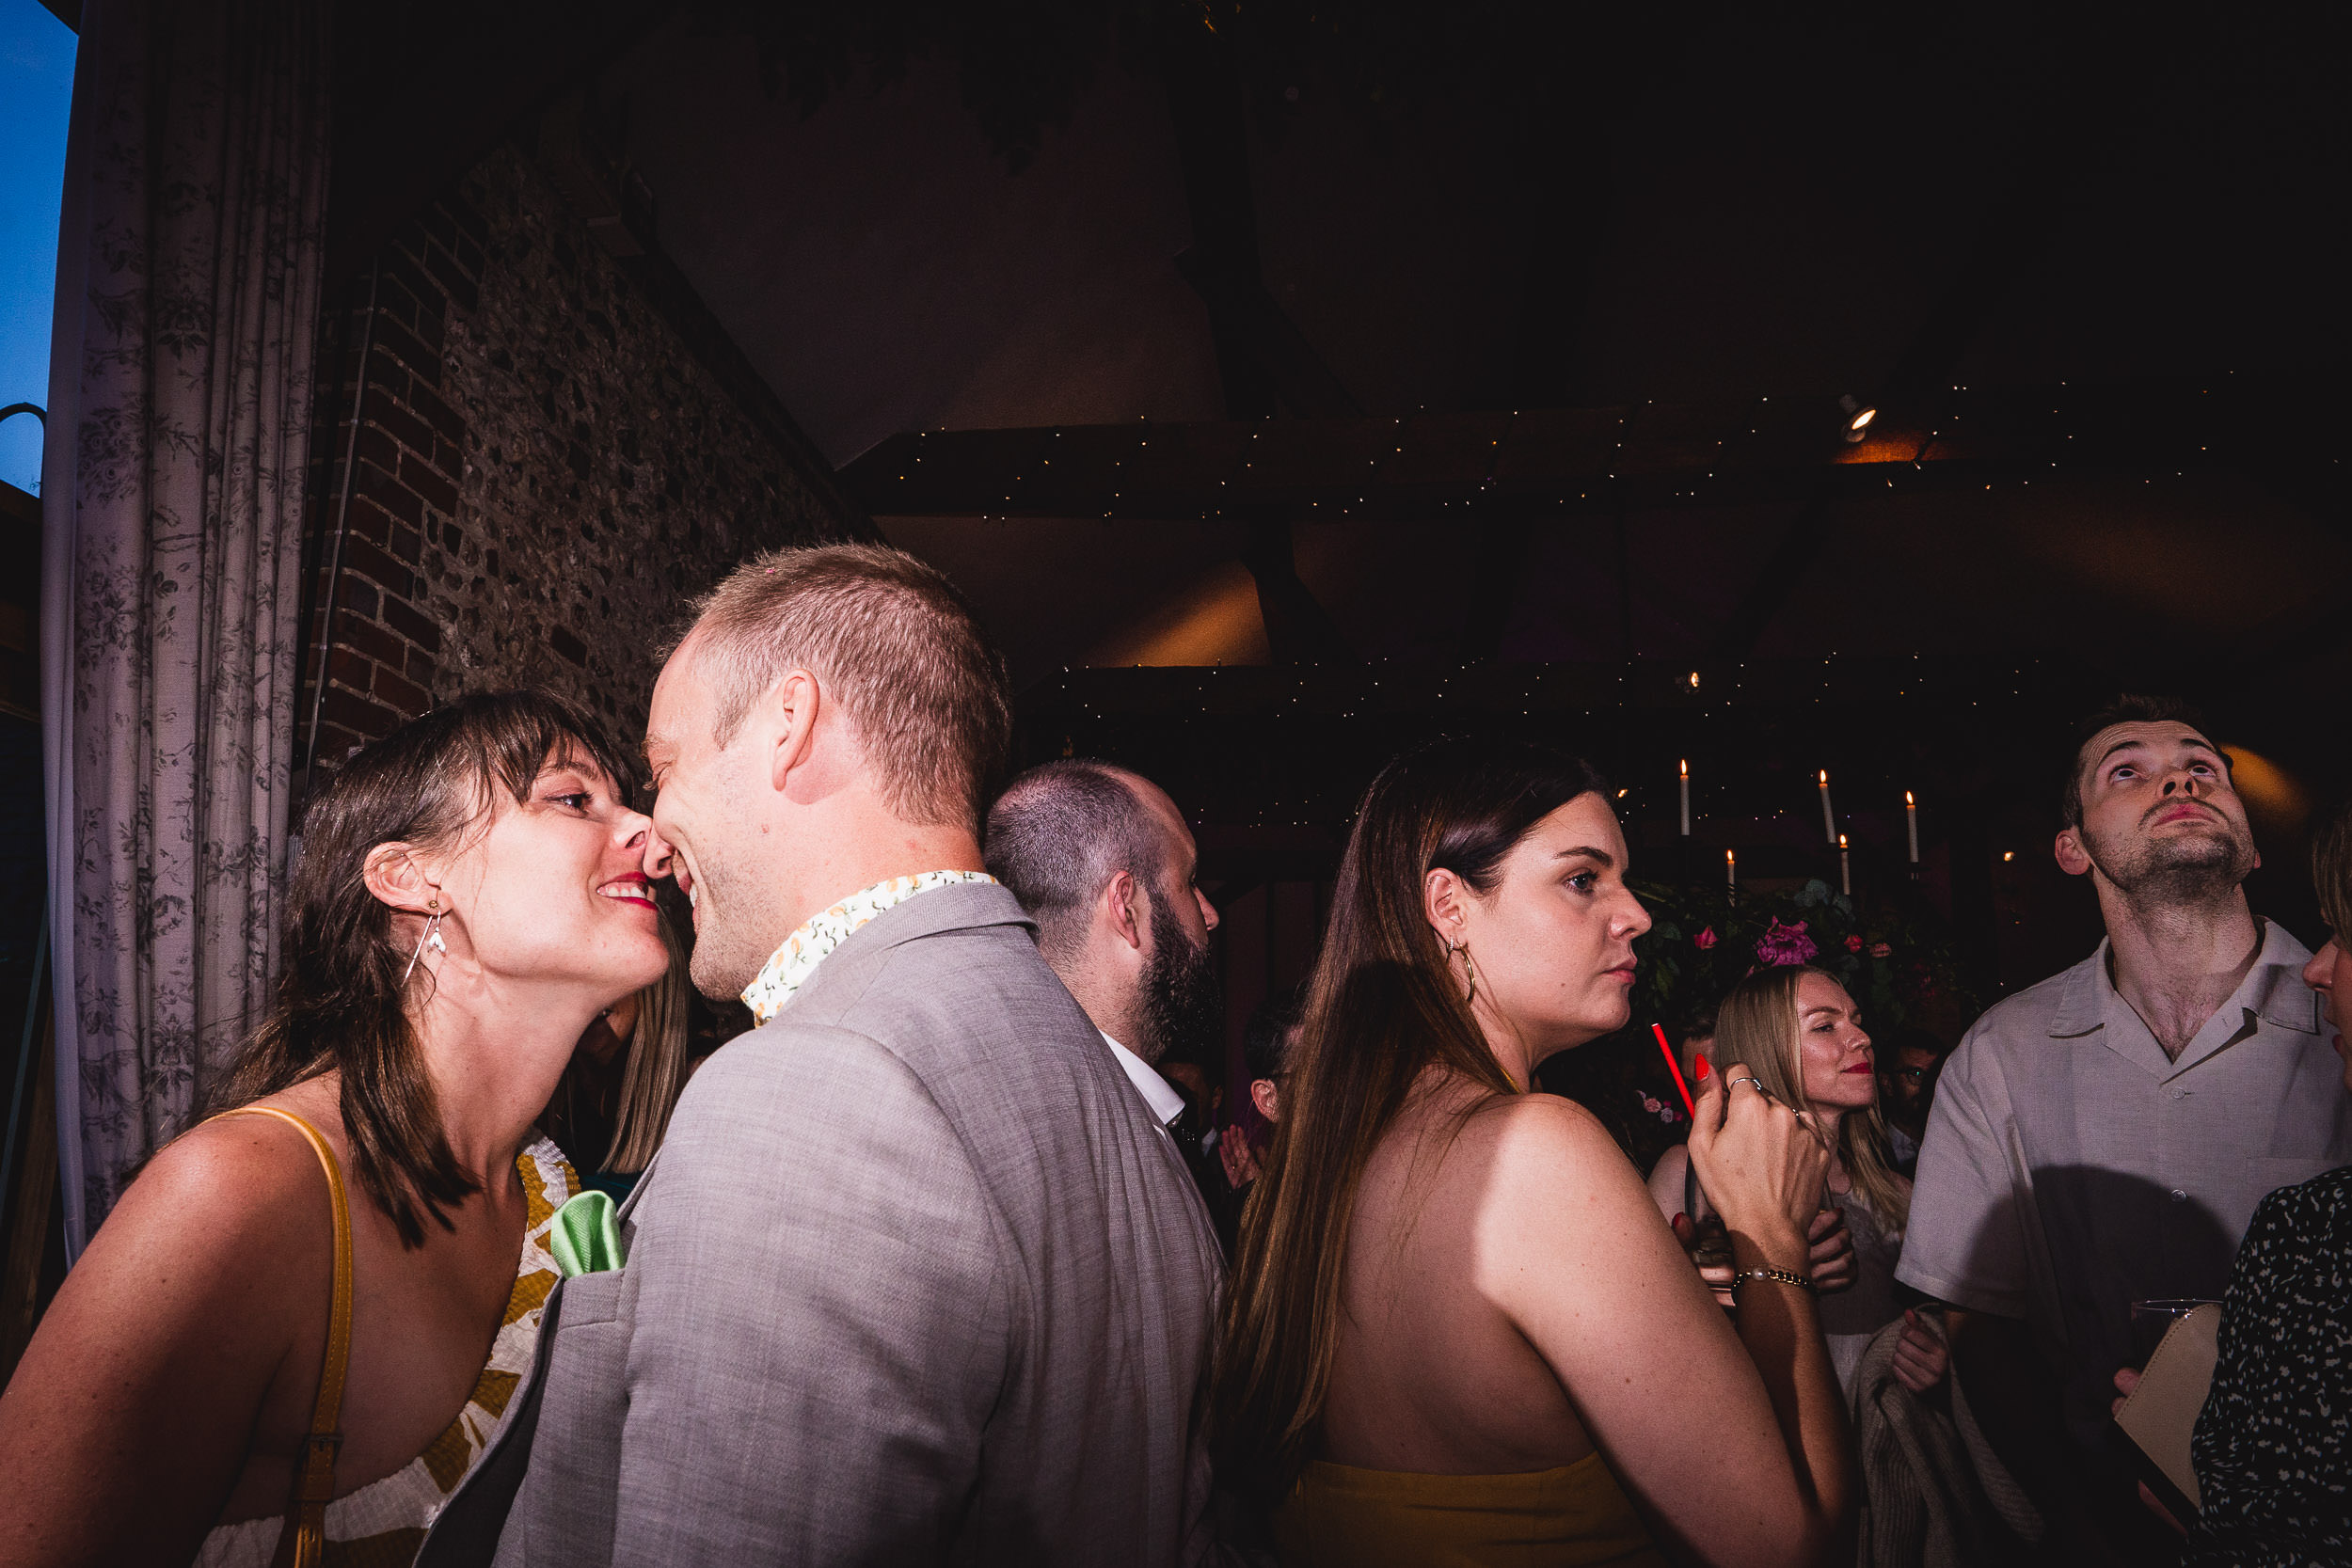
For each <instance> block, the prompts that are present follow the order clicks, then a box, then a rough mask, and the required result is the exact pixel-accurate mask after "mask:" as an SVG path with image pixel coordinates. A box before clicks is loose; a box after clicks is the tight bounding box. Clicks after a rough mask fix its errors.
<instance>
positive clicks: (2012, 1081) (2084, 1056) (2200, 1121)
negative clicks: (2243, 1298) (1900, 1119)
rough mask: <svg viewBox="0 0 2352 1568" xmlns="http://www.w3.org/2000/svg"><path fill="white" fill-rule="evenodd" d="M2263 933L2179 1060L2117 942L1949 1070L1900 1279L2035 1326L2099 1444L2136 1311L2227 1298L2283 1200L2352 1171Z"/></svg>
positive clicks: (2015, 1010)
mask: <svg viewBox="0 0 2352 1568" xmlns="http://www.w3.org/2000/svg"><path fill="white" fill-rule="evenodd" d="M2310 958H2311V954H2310V952H2309V950H2307V949H2306V948H2305V947H2304V946H2303V944H2302V943H2301V942H2297V941H2296V940H2295V938H2294V937H2293V936H2292V935H2290V934H2289V933H2288V932H2287V931H2285V930H2284V929H2282V928H2281V927H2278V926H2274V925H2270V924H2268V923H2267V922H2265V928H2264V937H2263V945H2262V951H2261V953H2260V955H2259V956H2258V957H2257V958H2256V959H2255V962H2254V967H2253V968H2252V969H2251V970H2250V971H2249V972H2248V974H2247V975H2246V978H2245V979H2244V981H2242V982H2241V983H2240V984H2239V986H2238V989H2237V990H2236V991H2235V992H2234V993H2233V995H2232V996H2231V997H2230V999H2229V1001H2227V1002H2226V1003H2224V1004H2223V1005H2222V1006H2221V1007H2220V1008H2219V1009H2218V1010H2217V1011H2216V1013H2215V1014H2214V1016H2213V1017H2212V1018H2211V1019H2209V1020H2207V1021H2206V1023H2205V1026H2204V1027H2203V1028H2202V1029H2201V1030H2199V1031H2198V1033H2197V1036H2196V1037H2195V1038H2194V1039H2192V1040H2191V1041H2190V1042H2189V1044H2188V1046H2187V1048H2186V1049H2185V1050H2184V1051H2183V1052H2182V1053H2181V1056H2180V1060H2179V1061H2177V1062H2175V1061H2171V1060H2169V1059H2168V1058H2167V1057H2166V1055H2165V1053H2164V1048H2163V1047H2162V1046H2160V1045H2158V1044H2157V1043H2156V1039H2155V1037H2154V1035H2153V1034H2152V1033H2151V1032H2150V1031H2149V1028H2148V1026H2147V1025H2146V1024H2145V1023H2144V1022H2141V1021H2140V1018H2139V1015H2138V1014H2137V1012H2136V1011H2134V1010H2133V1008H2132V1006H2131V1004H2129V1003H2128V1002H2126V1001H2124V1000H2123V998H2122V996H2121V995H2119V994H2118V993H2117V991H2116V990H2115V985H2114V982H2113V980H2112V979H2111V978H2109V975H2108V971H2107V944H2106V942H2101V943H2100V944H2099V950H2098V951H2097V952H2095V953H2093V954H2092V955H2091V956H2090V958H2086V959H2084V960H2083V961H2082V962H2081V963H2079V964H2076V965H2075V966H2074V968H2072V969H2070V970H2067V971H2066V972H2065V973H2064V974H2058V975H2055V976H2053V977H2052V978H2050V979H2048V980H2044V981H2043V982H2042V984H2040V985H2038V986H2035V987H2032V988H2031V989H2029V990H2024V991H2021V992H2019V993H2018V994H2017V995H2015V996H2012V997H2010V998H2009V999H2008V1000H2006V1001H2004V1002H2002V1003H2000V1004H1999V1005H1998V1006H1994V1007H1993V1008H1992V1009H1991V1010H1989V1011H1988V1012H1986V1014H1985V1015H1984V1017H1983V1018H1981V1019H1979V1021H1978V1022H1977V1024H1976V1027H1974V1028H1973V1029H1971V1030H1969V1031H1968V1035H1967V1037H1965V1038H1964V1039H1963V1040H1962V1041H1961V1043H1960V1049H1959V1050H1957V1051H1955V1052H1954V1053H1952V1057H1951V1060H1950V1061H1949V1062H1948V1063H1947V1065H1946V1067H1945V1069H1944V1074H1943V1078H1942V1080H1941V1082H1940V1083H1939V1084H1938V1085H1937V1087H1936V1095H1935V1104H1934V1108H1933V1109H1932V1111H1931V1113H1930V1115H1929V1119H1928V1131H1927V1138H1926V1141H1925V1143H1924V1144H1923V1146H1922V1147H1921V1149H1920V1152H1919V1173H1918V1177H1917V1181H1916V1186H1915V1191H1914V1193H1913V1197H1912V1207H1911V1224H1910V1227H1909V1230H1908V1232H1907V1234H1906V1235H1905V1237H1904V1241H1903V1256H1902V1261H1901V1263H1900V1265H1899V1267H1898V1268H1897V1270H1896V1277H1897V1278H1899V1279H1900V1280H1902V1281H1903V1282H1904V1283H1905V1284H1907V1285H1911V1286H1913V1287H1915V1289H1918V1290H1921V1291H1926V1292H1927V1293H1928V1294H1930V1295H1932V1296H1936V1297H1940V1298H1941V1299H1943V1300H1945V1301H1948V1302H1951V1303H1952V1304H1954V1305H1955V1306H1959V1307H1968V1308H1971V1309H1974V1310H1977V1311H1983V1312H1992V1313H1997V1314H2000V1315H2001V1316H2004V1317H2010V1318H2023V1319H2025V1320H2026V1322H2027V1323H2029V1324H2030V1325H2031V1327H2032V1329H2033V1332H2034V1336H2035V1338H2036V1339H2037V1341H2038V1342H2040V1343H2041V1345H2042V1350H2043V1353H2044V1354H2046V1355H2048V1356H2049V1357H2050V1359H2051V1363H2052V1365H2053V1366H2054V1367H2056V1368H2058V1370H2059V1371H2060V1373H2061V1375H2062V1376H2063V1378H2064V1379H2065V1382H2066V1392H2067V1408H2068V1415H2069V1418H2070V1421H2071V1422H2072V1424H2073V1425H2074V1428H2075V1431H2076V1434H2077V1435H2078V1436H2079V1437H2082V1438H2084V1439H2085V1440H2086V1441H2089V1440H2093V1439H2095V1437H2096V1434H2097V1433H2098V1432H2099V1430H2100V1428H2101V1427H2102V1426H2103V1424H2104V1422H2105V1420H2106V1409H2107V1401H2108V1393H2109V1388H2108V1383H2109V1379H2110V1378H2111V1377H2112V1376H2113V1374H2114V1371H2115V1369H2116V1368H2118V1367H2120V1366H2123V1365H2125V1364H2127V1363H2128V1362H2130V1361H2132V1360H2133V1359H2135V1357H2134V1356H2133V1354H2132V1341H2131V1328H2130V1319H2131V1303H2132V1302H2133V1301H2135V1300H2140V1299H2145V1298H2149V1297H2156V1296H2207V1297H2213V1298H2216V1299H2218V1298H2219V1297H2220V1295H2221V1293H2222V1290H2223V1287H2224V1286H2225V1285H2226V1284H2227V1283H2228V1281H2229V1274H2230V1263H2231V1260H2232V1259H2233V1258H2234V1257H2235V1256H2236V1254H2237V1245H2238V1242H2239V1239H2240V1238H2241V1237H2243V1236H2244V1235H2245V1233H2246V1227H2247V1225H2248V1223H2249V1221H2250V1220H2251V1219H2252V1217H2253V1213H2254V1206H2255V1205H2256V1204H2257V1203H2259V1202H2261V1201H2262V1199H2263V1196H2264V1195H2265V1194H2267V1193H2269V1192H2271V1191H2272V1190H2274V1189H2276V1188H2279V1187H2283V1186H2288V1185H2291V1184H2293V1183H2295V1182H2299V1181H2304V1180H2309V1179H2310V1178H2312V1177H2313V1176H2317V1175H2318V1174H2320V1173H2321V1172H2322V1171H2326V1170H2331V1169H2333V1168H2334V1167H2336V1166H2338V1165H2341V1164H2346V1163H2352V1098H2348V1097H2347V1096H2346V1095H2345V1093H2344V1085H2343V1064H2342V1063H2341V1062H2339V1061H2338V1060H2337V1058H2336V1054H2335V1053H2334V1051H2333V1049H2332V1048H2331V1047H2330V1045H2329V1043H2328V1040H2327V1038H2326V1037H2325V1035H2324V1034H2323V1033H2322V1029H2323V1024H2322V1022H2321V1017H2320V1011H2319V1001H2318V998H2317V997H2316V996H2315V995H2313V994H2312V990H2311V989H2310V988H2309V987H2308V986H2306V985H2304V984H2303V980H2302V975H2301V970H2302V967H2303V965H2304V964H2305V963H2306V962H2307V961H2309V959H2310Z"/></svg>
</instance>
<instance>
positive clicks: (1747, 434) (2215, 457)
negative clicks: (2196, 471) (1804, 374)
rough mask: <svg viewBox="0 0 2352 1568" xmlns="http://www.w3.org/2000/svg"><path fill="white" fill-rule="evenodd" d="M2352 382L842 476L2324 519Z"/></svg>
mask: <svg viewBox="0 0 2352 1568" xmlns="http://www.w3.org/2000/svg"><path fill="white" fill-rule="evenodd" d="M2345 385H2346V384H2345V381H2344V378H2343V377H2342V376H2341V375H2340V374H2337V373H2333V372H2328V373H2325V374H2322V373H2318V372H2314V373H2311V374H2284V373H2281V374H2274V375H2266V376H2263V377H2260V378H2256V377H2251V376H2239V375H2232V374H2222V375H2216V376H2206V377H2199V378H2194V379H2186V378H2184V379H2173V380H2167V381H2164V382H2160V383H2158V382H2143V383H2137V384H2134V385H2130V386H2122V387H2112V386H2111V387H2094V386H2085V385H2073V386H2069V385H2067V384H2063V383H2061V384H2058V385H2056V386H2027V387H2007V388H1976V387H1963V388H1956V389H1954V390H1953V391H1952V392H1951V393H1950V394H1949V399H1948V403H1947V407H1946V409H1945V410H1944V411H1943V412H1941V413H1940V414H1939V415H1938V416H1936V418H1935V420H1934V423H1933V424H1932V425H1931V427H1930V428H1925V429H1921V428H1915V427H1914V426H1912V425H1911V423H1910V421H1908V420H1906V419H1905V418H1904V416H1903V413H1902V411H1901V410H1900V409H1890V410H1885V411H1883V412H1882V414H1881V417H1880V418H1879V419H1878V420H1876V421H1875V422H1874V423H1873V424H1872V425H1871V426H1870V429H1869V439H1867V440H1865V441H1862V442H1859V443H1856V444H1851V445H1849V444H1847V443H1846V442H1845V441H1844V440H1843V433H1844V430H1845V424H1846V419H1847V416H1846V414H1845V412H1844V411H1843V410H1842V409H1840V408H1839V407H1838V405H1837V404H1836V402H1835V401H1834V400H1832V399H1830V398H1826V397H1818V398H1770V399H1756V400H1742V401H1739V402H1726V403H1720V404H1639V405H1633V406H1628V407H1622V408H1584V409H1525V410H1520V411H1518V412H1462V413H1454V412H1449V413H1430V414H1419V415H1413V416H1410V417H1406V418H1401V419H1380V418H1370V419H1352V420H1241V421H1224V422H1204V423H1185V424H1153V423H1149V422H1145V421H1137V422H1136V423H1135V424H1132V425H1074V426H1062V427H1049V428H1040V429H1021V430H975V431H930V432H914V433H911V434H907V435H901V436H892V437H890V438H889V439H888V440H885V441H883V442H882V443H880V444H879V445H877V446H876V447H874V448H873V449H872V450H870V451H867V452H866V454H865V455H864V456H862V457H860V458H858V459H857V460H855V461H854V462H852V463H850V465H849V466H848V467H845V468H844V469H843V470H842V471H841V477H842V480H843V482H844V483H845V484H846V485H847V487H848V488H849V490H850V493H851V494H852V495H853V496H854V497H855V498H856V499H857V500H858V501H859V502H860V503H861V504H862V505H863V506H864V508H865V509H866V512H867V514H868V515H873V516H878V517H888V516H938V517H953V516H969V517H1096V518H1104V519H1128V520H1136V521H1163V522H1165V521H1184V520H1187V519H1202V520H1216V519H1228V520H1230V519H1234V518H1253V519H1254V518H1263V517H1266V516H1269V515H1287V516H1288V517H1290V518H1291V519H1293V520H1301V519H1317V518H1327V519H1331V520H1334V521H1336V520H1339V519H1342V518H1346V519H1349V520H1351V521H1362V522H1376V521H1381V520H1400V521H1411V522H1415V523H1418V524H1427V523H1429V522H1432V521H1437V522H1443V521H1444V520H1445V519H1446V518H1447V517H1448V516H1449V515H1451V516H1454V517H1459V518H1461V519H1462V520H1463V521H1464V522H1466V523H1468V522H1472V521H1483V520H1486V519H1488V518H1493V517H1499V516H1512V515H1517V516H1523V517H1526V518H1529V519H1534V520H1541V519H1543V518H1546V517H1550V516H1571V515H1592V514H1603V515H1607V514H1617V513H1622V512H1626V511H1635V510H1651V509H1677V508H1683V507H1702V506H1723V505H1744V504H1753V503H1757V502H1788V503H1795V504H1805V503H1812V502H1816V501H1817V500H1818V499H1820V498H1821V497H1822V496H1824V495H1827V496H1828V497H1830V498H1831V499H1836V498H1839V497H1844V496H1850V495H1867V494H1871V493H1878V492H1883V491H1885V490H1887V489H1890V488H1891V489H1894V490H1897V491H1915V490H1921V489H1931V488H1933V489H1946V488H1955V487H1967V486H1974V485H1980V484H1986V483H2003V482H2005V481H2009V480H2014V479H2027V480H2030V479H2034V478H2039V477H2044V476H2047V477H2060V476H2064V475H2067V474H2070V473H2080V472H2084V471H2086V470H2088V471H2096V472H2105V473H2115V474H2122V475H2124V476H2127V477H2144V478H2154V477H2157V476H2159V475H2163V476H2170V475H2172V474H2174V473H2178V472H2185V471H2186V470H2189V469H2192V468H2217V467H2218V468H2233V469H2238V470H2242V471H2246V472H2249V473H2251V474H2253V475H2255V476H2256V477H2257V478H2261V477H2263V476H2265V475H2266V474H2269V473H2273V472H2275V473H2277V474H2278V475H2280V488H2281V489H2282V490H2283V491H2285V492H2287V493H2289V494H2291V495H2293V496H2296V497H2302V496H2304V495H2305V494H2306V493H2307V492H2308V493H2310V494H2311V496H2312V498H2313V499H2312V500H2310V501H2309V502H2308V504H2313V505H2318V506H2321V507H2322V508H2323V509H2325V508H2326V507H2327V506H2328V505H2329V504H2330V502H2329V500H2328V498H2329V497H2340V496H2341V487H2340V484H2338V485H2326V484H2323V485H2321V486H2320V489H2319V490H2318V491H2312V486H2311V484H2309V483H2304V480H2305V479H2307V478H2308V477H2309V473H2317V474H2323V475H2328V474H2337V473H2340V472H2341V458H2342V456H2343V450H2344V445H2345V436H2344V431H2345V428H2346V416H2347V415H2348V414H2352V406H2347V402H2348V400H2347V394H2346V392H2345V389H2344V388H2345ZM2306 470H2309V473H2307V472H2306ZM2297 476H2300V477H2297ZM2336 510H2338V511H2340V510H2341V506H2340V504H2337V505H2336ZM2329 520H2331V521H2332V520H2334V519H2333V518H2332V517H2330V519H2329Z"/></svg>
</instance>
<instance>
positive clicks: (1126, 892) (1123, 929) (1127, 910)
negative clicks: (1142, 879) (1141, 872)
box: [1103, 871, 1146, 953]
mask: <svg viewBox="0 0 2352 1568" xmlns="http://www.w3.org/2000/svg"><path fill="white" fill-rule="evenodd" d="M1143 898H1144V894H1143V886H1142V884H1141V883H1139V882H1137V881H1136V879H1135V877H1134V875H1133V874H1132V873H1129V872H1126V871H1115V872H1113V873H1112V874H1111V879H1110V880H1109V881H1107V882H1105V883H1104V884H1103V918H1104V919H1105V920H1107V921H1108V922H1109V923H1110V927H1111V931H1112V933H1113V934H1114V935H1116V936H1117V937H1118V938H1119V940H1120V941H1121V942H1125V943H1126V944H1127V945H1128V946H1130V947H1132V948H1134V949H1135V950H1136V952H1138V953H1140V952H1142V951H1143V931H1144V925H1145V920H1146V915H1145V911H1144V907H1143Z"/></svg>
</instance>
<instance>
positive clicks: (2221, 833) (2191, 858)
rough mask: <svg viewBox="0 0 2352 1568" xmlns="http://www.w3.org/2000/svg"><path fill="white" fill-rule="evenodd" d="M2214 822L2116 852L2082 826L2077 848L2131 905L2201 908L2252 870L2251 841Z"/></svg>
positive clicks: (2227, 892) (2234, 887) (2232, 888)
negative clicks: (2213, 827)
mask: <svg viewBox="0 0 2352 1568" xmlns="http://www.w3.org/2000/svg"><path fill="white" fill-rule="evenodd" d="M2082 846H2083V853H2084V854H2085V855H2087V856H2089V857H2090V863H2091V864H2093V865H2095V866H2097V867H2098V868H2099V873H2100V875H2101V876H2104V877H2105V878H2106V879H2107V880H2108V881H2109V882H2112V883H2113V884H2114V885H2115V890H2116V891H2117V892H2118V893H2120V894H2122V895H2123V899H2124V902H2126V903H2128V904H2131V905H2133V906H2134V907H2136V908H2139V909H2194V908H2201V907H2203V906H2206V905H2210V904H2213V903H2216V902H2217V901H2219V900H2221V899H2225V898H2227V897H2229V896H2230V895H2231V894H2233V893H2234V892H2235V891H2236V890H2237V888H2238V885H2239V884H2240V883H2242V882H2244V881H2245V880H2246V879H2247V877H2248V876H2249V874H2250V873H2251V872H2252V871H2253V869H2254V846H2253V843H2252V841H2251V840H2250V839H2249V837H2248V836H2247V835H2245V834H2244V833H2242V832H2233V831H2232V830H2231V828H2230V827H2229V825H2228V824H2226V823H2223V824H2217V832H2201V833H2182V834H2178V835H2175V836H2173V837H2169V838H2158V839H2142V840H2140V841H2139V842H2138V843H2137V844H2136V845H2132V846H2129V847H2125V848H2124V849H2123V851H2122V853H2117V852H2116V848H2115V847H2112V846H2108V845H2105V844H2101V843H2099V842H2098V841H2096V840H2094V839H2093V838H2092V837H2091V836H2090V832H2089V830H2087V829H2086V830H2085V831H2084V832H2083V834H2082Z"/></svg>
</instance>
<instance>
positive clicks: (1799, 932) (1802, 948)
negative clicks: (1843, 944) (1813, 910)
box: [1756, 920, 1820, 964]
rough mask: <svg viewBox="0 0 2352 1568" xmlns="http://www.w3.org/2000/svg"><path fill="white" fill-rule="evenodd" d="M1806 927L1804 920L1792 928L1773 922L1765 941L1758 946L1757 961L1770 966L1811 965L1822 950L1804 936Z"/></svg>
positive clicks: (1758, 943) (1757, 944) (1766, 932)
mask: <svg viewBox="0 0 2352 1568" xmlns="http://www.w3.org/2000/svg"><path fill="white" fill-rule="evenodd" d="M1804 926H1805V923H1804V921H1802V920H1800V921H1798V922H1797V923H1796V924H1794V925H1792V926H1784V925H1782V924H1781V923H1780V922H1779V921H1777V920H1775V921H1773V922H1772V926H1771V927H1769V928H1768V929H1767V930H1766V931H1765V933H1764V940H1763V941H1761V942H1757V943H1756V958H1757V960H1758V961H1759V962H1762V963H1768V964H1801V963H1810V962H1811V961H1812V960H1813V958H1814V956H1815V955H1816V954H1818V953H1820V948H1819V947H1816V946H1814V945H1813V939H1812V938H1811V937H1809V936H1806V935H1805V934H1804Z"/></svg>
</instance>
